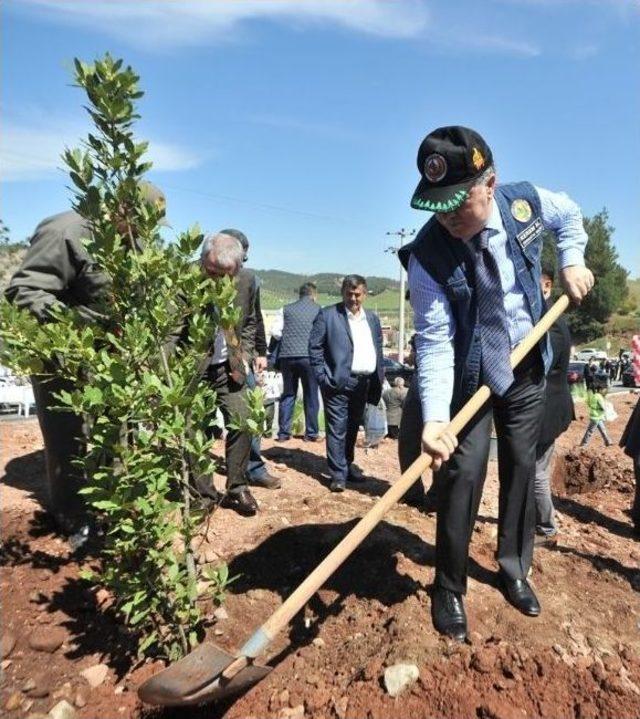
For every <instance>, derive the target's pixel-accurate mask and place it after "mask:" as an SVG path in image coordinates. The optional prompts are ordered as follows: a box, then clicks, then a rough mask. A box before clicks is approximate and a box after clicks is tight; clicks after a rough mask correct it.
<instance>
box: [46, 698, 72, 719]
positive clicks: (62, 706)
mask: <svg viewBox="0 0 640 719" xmlns="http://www.w3.org/2000/svg"><path fill="white" fill-rule="evenodd" d="M48 716H49V719H76V717H77V716H78V715H77V713H76V710H75V709H74V708H73V707H72V706H71V704H69V702H68V701H67V700H66V699H63V700H62V701H61V702H58V703H57V704H56V705H55V706H54V707H53V709H52V710H51V711H50V712H49V715H48Z"/></svg>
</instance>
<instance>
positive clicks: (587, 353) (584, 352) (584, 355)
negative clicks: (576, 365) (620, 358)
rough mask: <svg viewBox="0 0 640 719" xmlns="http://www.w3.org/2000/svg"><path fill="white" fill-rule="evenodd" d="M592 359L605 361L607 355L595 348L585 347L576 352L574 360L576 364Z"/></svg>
mask: <svg viewBox="0 0 640 719" xmlns="http://www.w3.org/2000/svg"><path fill="white" fill-rule="evenodd" d="M592 357H594V358H595V359H597V360H603V359H604V360H606V359H607V353H606V352H605V351H604V350H598V349H596V348H595V347H585V348H584V349H581V350H579V351H578V352H576V355H575V359H576V361H578V362H588V361H589V360H590V359H591V358H592Z"/></svg>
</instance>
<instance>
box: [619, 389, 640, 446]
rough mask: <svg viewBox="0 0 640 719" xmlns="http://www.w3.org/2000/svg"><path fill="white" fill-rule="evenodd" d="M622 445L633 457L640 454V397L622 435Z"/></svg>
mask: <svg viewBox="0 0 640 719" xmlns="http://www.w3.org/2000/svg"><path fill="white" fill-rule="evenodd" d="M620 446H621V447H622V448H623V449H624V453H625V454H627V455H629V457H631V458H632V459H635V458H636V457H638V456H639V455H640V399H639V400H638V402H637V404H636V406H635V408H634V410H633V412H632V413H631V417H629V421H628V422H627V426H626V427H625V428H624V432H623V433H622V437H620Z"/></svg>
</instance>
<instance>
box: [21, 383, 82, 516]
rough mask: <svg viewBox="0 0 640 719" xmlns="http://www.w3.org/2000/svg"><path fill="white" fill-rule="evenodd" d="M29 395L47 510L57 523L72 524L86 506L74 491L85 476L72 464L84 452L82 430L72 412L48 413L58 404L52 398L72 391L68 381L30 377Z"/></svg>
mask: <svg viewBox="0 0 640 719" xmlns="http://www.w3.org/2000/svg"><path fill="white" fill-rule="evenodd" d="M31 382H32V385H33V395H34V397H35V400H36V411H37V413H38V421H39V423H40V431H41V432H42V439H43V440H44V454H45V463H46V471H47V489H48V494H49V502H48V504H49V507H48V508H49V510H50V511H51V512H52V513H53V514H54V515H55V516H56V517H57V518H58V519H68V520H70V521H72V522H73V521H74V520H76V519H81V518H82V517H83V515H84V514H85V512H86V504H85V501H84V499H83V497H82V495H81V494H78V490H79V489H81V488H82V487H83V486H84V485H85V483H86V480H85V476H84V473H83V471H82V469H81V468H80V467H77V466H76V465H75V464H74V463H73V460H74V459H75V458H77V457H80V456H82V455H83V454H84V452H85V447H86V439H85V437H86V427H85V424H84V421H83V418H82V417H80V416H78V415H77V414H74V413H73V412H57V411H53V410H52V409H50V408H51V407H59V406H60V400H57V399H56V398H55V397H54V394H57V393H59V392H62V391H63V390H66V391H67V392H73V391H74V389H76V387H75V386H74V385H73V384H72V383H71V382H69V381H67V380H63V379H59V378H57V377H53V378H49V377H39V376H38V377H36V376H33V377H31Z"/></svg>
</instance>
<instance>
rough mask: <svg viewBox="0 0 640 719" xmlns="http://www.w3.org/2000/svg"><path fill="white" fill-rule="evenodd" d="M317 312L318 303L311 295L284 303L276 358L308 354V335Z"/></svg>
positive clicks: (305, 355)
mask: <svg viewBox="0 0 640 719" xmlns="http://www.w3.org/2000/svg"><path fill="white" fill-rule="evenodd" d="M318 312H320V305H318V304H316V302H314V301H313V299H312V298H311V297H301V298H300V299H299V300H298V301H297V302H292V303H291V304H289V305H285V307H284V309H283V317H284V326H283V329H282V339H281V340H280V349H279V351H278V359H286V358H287V357H308V356H309V335H310V334H311V326H312V325H313V321H314V320H315V318H316V315H317V314H318Z"/></svg>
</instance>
